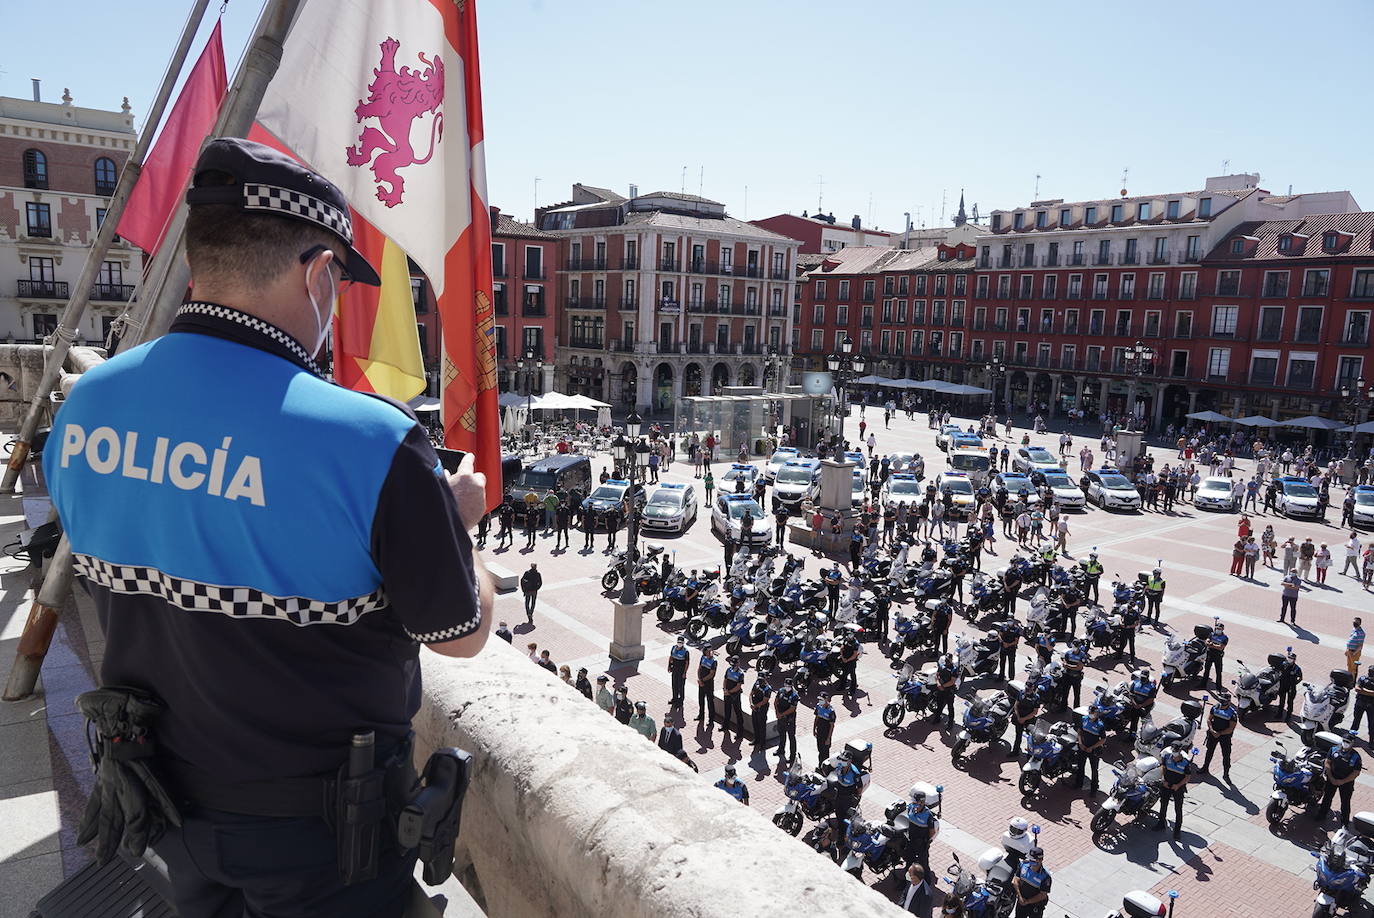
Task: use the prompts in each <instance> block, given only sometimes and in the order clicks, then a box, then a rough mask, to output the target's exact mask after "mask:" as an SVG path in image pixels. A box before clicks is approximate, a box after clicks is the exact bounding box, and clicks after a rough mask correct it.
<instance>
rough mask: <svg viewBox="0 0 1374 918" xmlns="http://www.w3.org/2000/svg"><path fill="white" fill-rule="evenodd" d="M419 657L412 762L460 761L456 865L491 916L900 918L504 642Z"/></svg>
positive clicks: (765, 815)
mask: <svg viewBox="0 0 1374 918" xmlns="http://www.w3.org/2000/svg"><path fill="white" fill-rule="evenodd" d="M421 661H422V664H423V669H424V680H425V690H424V700H423V703H422V706H421V710H420V713H419V714H418V715H417V716H416V719H415V730H416V735H417V737H418V747H419V755H420V757H421V761H423V758H424V757H426V756H428V754H429V752H430V751H431V750H433V749H435V748H437V747H439V746H447V745H452V746H458V747H460V748H463V749H466V750H468V751H470V752H472V754H473V756H474V759H475V767H474V774H473V779H472V786H471V788H470V789H469V790H468V795H467V800H466V803H465V806H464V812H463V828H462V835H461V838H460V839H459V843H458V847H457V851H456V853H455V859H454V872H455V873H456V874H458V875H459V876H460V877H461V878H462V879H463V881H464V885H465V886H467V888H468V889H469V890H470V891H471V892H472V894H473V896H474V898H475V899H476V900H477V902H478V903H479V904H480V905H482V906H483V907H484V908H485V909H486V911H487V913H488V914H489V915H491V916H493V918H537V916H557V918H593V916H596V918H651V916H652V918H687V916H692V918H703V916H712V915H721V916H731V918H735V916H740V915H748V916H750V918H765V916H778V918H784V916H786V918H812V916H815V918H820V916H834V915H845V916H846V918H878V916H895V915H896V914H900V911H899V910H898V909H897V908H896V907H895V906H894V905H892V904H891V903H888V902H887V901H885V900H884V899H883V898H882V897H881V896H880V895H878V894H877V893H875V892H873V891H872V890H870V889H868V888H866V887H865V886H863V885H861V884H860V883H858V882H857V881H855V880H854V879H853V878H852V877H850V876H848V875H847V874H845V873H843V872H842V871H841V870H840V869H839V868H838V867H836V866H835V865H833V864H831V863H828V862H826V861H825V860H823V859H822V858H821V857H820V856H819V855H817V854H815V853H814V852H812V851H811V850H810V849H808V848H807V847H806V846H804V845H803V844H801V842H799V841H797V840H796V839H793V838H792V837H791V836H789V835H787V834H786V833H784V832H782V831H781V830H779V829H777V828H776V827H774V826H773V825H772V824H771V822H770V819H771V817H772V813H771V811H770V812H758V811H754V810H751V809H749V808H746V807H743V806H741V805H739V804H737V803H735V802H734V800H732V799H731V798H729V797H727V796H726V795H725V793H724V792H722V791H720V790H717V789H715V788H713V787H712V786H711V782H709V781H708V780H707V779H706V778H704V777H702V776H700V775H697V774H695V773H694V772H692V771H691V770H690V769H688V768H687V767H686V766H684V765H682V764H680V763H678V762H677V761H676V760H675V759H672V758H670V757H669V756H668V755H667V754H666V753H663V752H661V751H660V750H659V749H658V748H657V747H656V746H655V745H653V744H652V743H649V742H648V741H646V740H644V739H643V738H641V737H640V736H639V735H638V734H636V733H634V732H633V731H631V730H630V729H629V728H628V727H625V726H623V725H621V724H619V723H617V722H616V721H615V720H613V719H612V718H610V717H609V716H607V715H606V714H604V713H603V712H602V711H601V710H600V709H598V708H597V707H596V706H595V705H593V704H592V703H591V702H590V701H587V700H586V699H585V698H583V697H582V696H581V695H580V694H578V693H577V692H576V691H574V690H573V689H572V687H570V686H567V685H564V684H563V683H562V682H560V681H559V680H558V679H557V678H555V677H554V675H553V674H552V673H548V672H545V671H544V670H542V669H539V668H538V667H536V666H534V665H533V664H531V663H530V662H529V661H528V660H527V659H525V657H524V656H523V655H522V654H520V653H519V652H518V651H516V650H515V649H514V648H512V647H511V646H509V645H507V644H504V643H502V642H501V641H499V640H497V639H495V638H493V639H492V640H491V642H490V643H489V644H488V646H487V648H486V649H485V650H484V651H483V652H482V654H481V655H480V656H479V657H478V658H476V659H473V660H453V659H448V658H445V657H441V656H438V655H437V654H432V653H430V652H428V651H421ZM745 771H746V772H747V771H748V769H746V770H745Z"/></svg>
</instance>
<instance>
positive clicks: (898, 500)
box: [878, 472, 926, 507]
mask: <svg viewBox="0 0 1374 918" xmlns="http://www.w3.org/2000/svg"><path fill="white" fill-rule="evenodd" d="M925 492H926V488H925V485H924V484H922V483H921V480H920V479H919V478H917V477H916V476H915V475H913V474H911V473H910V472H894V473H893V474H892V475H889V476H888V479H887V481H885V482H883V489H882V490H881V491H879V492H878V502H879V503H881V504H882V505H883V506H884V507H896V506H897V505H898V504H902V503H904V504H906V505H907V506H908V507H910V506H914V505H915V504H918V503H920V502H921V500H922V499H923V498H924V496H925Z"/></svg>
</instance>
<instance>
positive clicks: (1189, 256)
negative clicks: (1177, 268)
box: [1178, 252, 1202, 265]
mask: <svg viewBox="0 0 1374 918" xmlns="http://www.w3.org/2000/svg"><path fill="white" fill-rule="evenodd" d="M1200 261H1202V253H1201V252H1184V253H1183V254H1182V255H1180V256H1178V263H1179V264H1181V265H1195V264H1197V263H1198V262H1200Z"/></svg>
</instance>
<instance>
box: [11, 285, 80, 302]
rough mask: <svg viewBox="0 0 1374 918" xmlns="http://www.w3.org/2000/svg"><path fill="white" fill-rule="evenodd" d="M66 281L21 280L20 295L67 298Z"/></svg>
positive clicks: (33, 297) (55, 298) (36, 297)
mask: <svg viewBox="0 0 1374 918" xmlns="http://www.w3.org/2000/svg"><path fill="white" fill-rule="evenodd" d="M67 290H68V287H67V282H66V281H36V280H21V281H19V289H18V295H19V296H21V297H27V298H29V299H34V300H65V299H67V296H68V294H67Z"/></svg>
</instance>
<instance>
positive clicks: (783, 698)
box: [773, 676, 801, 765]
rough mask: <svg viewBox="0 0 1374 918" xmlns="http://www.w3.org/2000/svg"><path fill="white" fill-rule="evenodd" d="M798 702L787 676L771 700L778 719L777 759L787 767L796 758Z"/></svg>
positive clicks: (795, 692)
mask: <svg viewBox="0 0 1374 918" xmlns="http://www.w3.org/2000/svg"><path fill="white" fill-rule="evenodd" d="M800 700H801V698H800V696H799V695H797V690H796V689H795V688H794V687H793V685H792V677H791V676H788V677H787V678H786V679H784V680H783V683H782V688H780V689H778V694H777V695H776V697H774V699H773V711H774V713H775V714H776V715H777V718H778V759H779V760H780V761H785V762H786V763H787V764H788V765H791V764H792V762H793V761H794V760H795V759H796V758H797V703H798V702H799V701H800ZM788 743H791V746H792V752H791V754H788V752H787V747H788Z"/></svg>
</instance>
